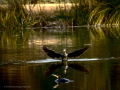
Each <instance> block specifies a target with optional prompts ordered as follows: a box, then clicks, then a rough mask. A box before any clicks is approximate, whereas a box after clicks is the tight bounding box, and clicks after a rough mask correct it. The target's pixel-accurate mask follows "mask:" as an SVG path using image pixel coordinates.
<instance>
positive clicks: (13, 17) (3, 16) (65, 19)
mask: <svg viewBox="0 0 120 90" xmlns="http://www.w3.org/2000/svg"><path fill="white" fill-rule="evenodd" d="M33 1H34V2H32V4H29V3H28V1H27V0H19V1H18V0H11V1H10V0H5V2H6V3H5V4H1V5H0V29H9V30H13V29H17V30H21V29H23V28H28V27H29V28H31V27H46V26H47V27H66V26H82V25H88V24H89V25H99V26H101V25H104V26H106V25H119V21H120V20H119V19H120V16H119V12H120V11H119V6H120V1H118V0H115V1H111V0H110V1H108V0H103V1H101V0H100V1H99V0H94V1H92V0H89V1H86V0H76V1H73V0H71V2H70V3H65V2H64V3H61V2H62V1H61V2H58V3H55V4H43V3H42V4H37V2H38V0H33Z"/></svg>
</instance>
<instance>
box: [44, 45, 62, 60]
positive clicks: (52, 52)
mask: <svg viewBox="0 0 120 90" xmlns="http://www.w3.org/2000/svg"><path fill="white" fill-rule="evenodd" d="M43 50H44V52H46V53H47V55H48V56H49V57H51V58H53V59H54V58H59V57H61V54H59V53H56V52H54V51H52V50H49V49H47V48H46V46H43Z"/></svg>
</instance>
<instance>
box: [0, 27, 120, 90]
mask: <svg viewBox="0 0 120 90" xmlns="http://www.w3.org/2000/svg"><path fill="white" fill-rule="evenodd" d="M119 32H120V30H119V28H115V27H114V28H74V29H66V30H61V29H49V30H45V29H37V30H24V31H7V30H6V31H0V88H1V89H9V90H13V89H15V90H18V89H19V90H53V89H55V90H119V89H120V86H119V85H120V77H119V76H120V54H119V52H120V47H119V46H120V42H119V41H120V33H119ZM43 45H46V46H47V47H48V48H49V49H51V50H54V51H56V52H57V53H62V50H63V49H64V48H66V50H67V52H68V53H69V52H72V51H75V50H77V49H80V48H84V47H85V46H89V49H88V50H87V51H86V52H85V53H84V54H83V55H81V56H80V57H77V58H69V59H68V62H63V63H62V62H61V60H60V58H59V59H51V58H50V57H48V56H47V55H46V54H45V52H43V50H42V47H43ZM52 74H57V75H61V77H62V78H67V79H69V80H72V82H69V83H64V84H57V83H56V82H55V80H56V77H54V76H52Z"/></svg>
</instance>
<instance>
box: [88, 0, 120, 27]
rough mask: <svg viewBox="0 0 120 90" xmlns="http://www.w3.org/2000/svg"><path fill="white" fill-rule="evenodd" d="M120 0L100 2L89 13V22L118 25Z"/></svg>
mask: <svg viewBox="0 0 120 90" xmlns="http://www.w3.org/2000/svg"><path fill="white" fill-rule="evenodd" d="M119 14H120V1H119V0H115V1H114V2H113V1H111V2H109V1H108V2H102V3H100V4H99V5H98V6H97V7H96V8H95V9H94V10H93V11H92V12H91V14H90V18H89V21H90V24H94V25H119V23H120V15H119Z"/></svg>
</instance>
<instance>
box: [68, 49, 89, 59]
mask: <svg viewBox="0 0 120 90" xmlns="http://www.w3.org/2000/svg"><path fill="white" fill-rule="evenodd" d="M87 49H88V47H85V48H83V49H79V50H76V51H74V52H72V53H69V54H68V57H74V58H75V57H77V56H80V55H81V54H83V53H84V52H85V51H86V50H87Z"/></svg>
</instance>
